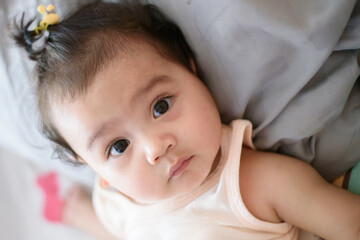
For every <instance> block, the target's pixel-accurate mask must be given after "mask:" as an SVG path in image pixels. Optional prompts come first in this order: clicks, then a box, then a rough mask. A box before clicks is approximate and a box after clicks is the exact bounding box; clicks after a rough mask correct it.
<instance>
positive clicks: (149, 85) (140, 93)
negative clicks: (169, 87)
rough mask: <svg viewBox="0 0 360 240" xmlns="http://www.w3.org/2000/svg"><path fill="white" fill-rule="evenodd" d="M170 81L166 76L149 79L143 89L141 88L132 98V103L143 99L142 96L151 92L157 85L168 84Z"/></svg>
mask: <svg viewBox="0 0 360 240" xmlns="http://www.w3.org/2000/svg"><path fill="white" fill-rule="evenodd" d="M170 82H171V79H170V78H169V77H168V76H166V75H158V76H155V77H153V78H151V79H150V81H148V82H147V83H146V84H145V85H144V86H143V87H141V88H140V89H139V90H138V91H137V92H136V93H135V94H134V96H133V97H132V101H131V102H133V101H135V100H137V99H143V97H144V95H146V94H147V93H149V92H151V90H152V89H154V88H156V87H157V86H159V85H163V84H167V83H170Z"/></svg>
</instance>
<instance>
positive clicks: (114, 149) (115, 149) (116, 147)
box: [109, 139, 130, 156]
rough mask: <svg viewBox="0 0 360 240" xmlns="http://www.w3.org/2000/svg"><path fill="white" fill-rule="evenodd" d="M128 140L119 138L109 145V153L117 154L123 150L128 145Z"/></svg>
mask: <svg viewBox="0 0 360 240" xmlns="http://www.w3.org/2000/svg"><path fill="white" fill-rule="evenodd" d="M129 144H130V141H129V140H127V139H120V140H117V141H116V142H114V144H113V145H112V146H111V147H110V151H109V155H111V156H118V155H120V154H122V153H123V152H125V150H126V148H127V147H128V146H129Z"/></svg>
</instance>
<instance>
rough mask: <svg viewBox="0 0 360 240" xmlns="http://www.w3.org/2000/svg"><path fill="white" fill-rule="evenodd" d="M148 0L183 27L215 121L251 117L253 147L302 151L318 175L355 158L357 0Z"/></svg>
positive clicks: (359, 141)
mask: <svg viewBox="0 0 360 240" xmlns="http://www.w3.org/2000/svg"><path fill="white" fill-rule="evenodd" d="M151 2H153V3H155V4H156V5H158V6H159V7H160V8H161V9H164V10H165V12H166V13H167V14H168V15H169V16H171V18H173V19H174V20H175V21H176V22H178V23H179V24H180V26H181V28H182V29H183V30H184V32H185V35H186V37H187V38H188V39H189V42H190V44H191V45H192V47H193V49H194V50H195V52H196V54H197V61H198V64H199V66H200V67H201V69H202V70H203V72H204V80H205V82H206V83H207V84H208V86H209V88H210V89H211V91H212V93H213V95H214V98H215V100H216V102H217V104H218V107H219V109H220V112H221V114H222V117H223V119H224V120H225V122H228V121H230V120H232V119H236V118H245V119H249V120H250V121H251V122H252V123H253V124H254V133H253V139H254V144H255V146H256V147H257V148H258V149H261V150H270V151H278V152H281V153H285V154H288V155H291V156H294V157H297V158H299V159H301V160H304V161H307V162H309V163H311V164H312V165H313V166H314V167H315V168H316V169H317V170H318V171H319V172H320V173H321V174H322V175H323V176H324V177H325V178H326V179H327V180H331V179H333V178H334V177H336V176H338V175H339V174H341V173H343V172H344V171H346V170H347V169H349V168H350V167H351V166H353V165H354V164H355V163H356V162H357V161H358V160H360V148H359V147H356V146H360V116H359V114H360V108H359V101H357V100H356V99H357V96H359V81H357V78H358V76H359V72H360V71H359V65H358V62H357V59H358V51H357V49H358V48H359V46H360V30H359V29H360V22H359V21H360V20H359V5H360V4H356V1H354V0H344V1H338V0H305V1H284V0H273V1H266V0H240V1H232V0H224V1H216V0H210V1H208V0H192V1H191V0H189V1H175V0H172V1H165V0H154V1H151ZM355 4H356V5H355ZM350 17H351V18H350Z"/></svg>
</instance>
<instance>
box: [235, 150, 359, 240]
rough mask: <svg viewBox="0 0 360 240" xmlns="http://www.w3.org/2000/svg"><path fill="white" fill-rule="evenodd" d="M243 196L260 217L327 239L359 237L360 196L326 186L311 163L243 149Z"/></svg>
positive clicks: (251, 209) (241, 186)
mask: <svg viewBox="0 0 360 240" xmlns="http://www.w3.org/2000/svg"><path fill="white" fill-rule="evenodd" d="M240 188H241V195H242V197H243V200H244V202H245V204H246V206H247V207H248V208H249V210H250V212H252V213H253V214H254V215H255V216H256V217H258V218H260V219H262V220H265V221H270V222H281V221H285V222H288V223H290V224H293V225H295V226H298V227H300V228H302V229H305V230H307V231H309V232H312V233H314V234H316V235H318V236H320V237H323V238H325V239H330V240H331V239H336V240H338V239H349V240H352V239H360V234H359V231H360V197H359V196H357V195H355V194H352V193H350V192H347V191H345V190H343V189H341V188H338V187H335V186H333V185H331V184H329V183H327V182H326V181H325V180H324V179H323V178H321V176H320V175H319V174H318V173H317V172H316V171H315V170H314V169H313V168H312V167H311V166H310V165H309V164H307V163H305V162H302V161H299V160H297V159H294V158H291V157H288V156H284V155H279V154H274V153H266V152H257V151H252V150H249V149H246V148H244V149H243V154H242V159H241V167H240Z"/></svg>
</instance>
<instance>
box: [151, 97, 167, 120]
mask: <svg viewBox="0 0 360 240" xmlns="http://www.w3.org/2000/svg"><path fill="white" fill-rule="evenodd" d="M170 104H171V97H165V98H162V99H159V100H158V101H157V102H156V104H155V106H154V110H153V116H154V118H158V117H160V116H161V115H163V114H164V113H166V112H167V111H168V110H169V107H170Z"/></svg>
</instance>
